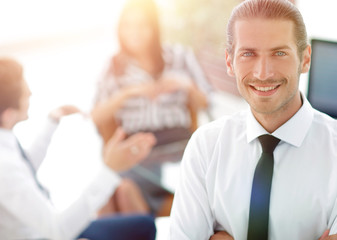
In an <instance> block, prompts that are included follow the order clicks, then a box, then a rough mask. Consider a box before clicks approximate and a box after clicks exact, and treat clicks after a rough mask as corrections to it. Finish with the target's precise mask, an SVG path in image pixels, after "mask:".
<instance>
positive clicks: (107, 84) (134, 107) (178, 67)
mask: <svg viewBox="0 0 337 240" xmlns="http://www.w3.org/2000/svg"><path fill="white" fill-rule="evenodd" d="M163 58H164V62H165V67H164V71H163V72H162V75H161V76H160V77H159V78H168V77H169V78H176V79H179V80H181V81H194V82H195V84H196V85H197V87H198V88H199V89H200V90H201V91H202V92H204V94H205V96H207V93H209V92H210V91H211V86H210V85H209V83H208V82H207V80H206V78H205V75H204V73H203V71H202V69H201V67H200V65H199V63H198V62H197V59H196V57H195V55H194V54H193V52H192V51H191V50H189V49H186V48H184V47H182V46H180V45H176V46H170V47H164V48H163ZM109 68H110V69H111V66H109ZM109 68H108V69H109ZM154 81H156V79H154V78H153V77H152V76H151V75H150V74H149V73H147V72H146V71H145V70H143V69H142V68H140V67H139V66H138V65H137V63H136V62H129V63H128V64H127V66H126V69H125V73H124V74H123V75H122V76H118V77H116V76H115V75H114V74H113V73H111V72H109V71H106V74H105V75H104V77H103V78H102V79H101V80H100V81H99V82H98V89H97V92H96V103H99V102H102V101H106V100H107V99H108V98H110V97H113V96H114V94H115V93H117V92H118V90H119V89H121V88H123V87H126V86H130V85H139V84H141V83H150V82H154ZM187 103H188V95H187V93H186V92H184V91H182V90H180V91H176V92H171V93H165V94H161V95H160V96H158V97H157V98H155V99H149V98H146V97H134V98H130V99H128V100H127V101H126V102H125V103H124V105H123V107H122V108H121V109H119V111H118V112H117V114H116V120H117V122H118V123H119V124H120V125H121V126H122V127H123V129H124V130H125V131H126V132H127V133H129V134H131V133H135V132H139V131H158V130H163V129H169V128H176V127H183V128H189V126H190V124H191V119H190V113H189V109H188V107H187Z"/></svg>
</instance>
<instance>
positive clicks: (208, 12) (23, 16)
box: [0, 0, 337, 207]
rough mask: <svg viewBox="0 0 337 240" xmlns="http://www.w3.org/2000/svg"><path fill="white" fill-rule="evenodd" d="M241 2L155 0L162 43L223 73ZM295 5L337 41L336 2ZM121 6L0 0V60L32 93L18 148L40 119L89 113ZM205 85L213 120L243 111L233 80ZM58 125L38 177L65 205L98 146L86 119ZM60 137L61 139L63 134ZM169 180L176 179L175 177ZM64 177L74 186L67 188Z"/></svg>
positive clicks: (305, 0)
mask: <svg viewBox="0 0 337 240" xmlns="http://www.w3.org/2000/svg"><path fill="white" fill-rule="evenodd" d="M239 2H241V1H240V0H225V1H224V0H184V1H181V0H157V4H158V8H159V12H160V20H161V29H162V32H161V35H162V41H163V42H167V43H179V44H183V45H186V46H189V47H191V48H193V50H194V51H195V53H196V55H197V56H198V57H199V58H200V61H201V63H202V65H203V66H205V65H206V66H207V64H212V63H213V62H216V63H219V64H220V65H219V64H218V66H220V69H215V70H214V71H220V72H221V71H225V66H223V68H221V63H223V59H224V57H223V56H224V47H225V44H226V43H225V33H226V31H225V26H226V22H227V20H228V17H229V14H230V12H231V10H232V8H233V7H234V6H235V5H237V4H238V3H239ZM295 3H296V4H297V6H298V8H299V9H300V11H301V12H302V14H303V17H304V20H305V22H306V26H307V30H308V34H309V37H310V38H312V37H315V38H320V39H327V40H337V31H336V30H334V23H335V22H337V15H336V14H335V9H336V7H337V2H336V1H335V0H320V1H316V0H296V1H295ZM123 4H124V1H122V0H95V1H93V0H58V1H55V0H11V1H9V0H1V1H0V56H10V57H14V58H16V59H17V60H19V61H20V62H21V63H22V64H23V66H24V69H25V77H26V81H27V82H28V84H29V86H30V88H31V90H32V92H33V95H32V97H31V107H30V109H29V115H30V120H29V121H26V122H24V123H20V124H19V125H18V126H17V127H16V129H15V131H16V133H17V135H18V136H19V138H20V139H21V141H22V142H23V144H29V139H30V138H31V136H32V135H33V134H34V133H35V132H36V130H37V129H39V128H40V126H41V122H42V120H41V119H44V118H45V116H46V115H47V114H48V112H49V111H50V110H51V109H53V108H55V107H57V106H60V105H63V104H74V105H76V106H78V107H79V108H81V109H82V110H83V111H85V112H89V111H90V109H91V108H92V104H93V97H94V92H95V88H96V82H97V80H98V78H99V76H100V74H101V73H102V72H103V69H104V67H105V66H106V64H107V61H108V59H109V58H110V57H111V56H112V55H113V53H114V52H115V51H116V50H117V49H118V45H117V39H116V32H115V31H116V24H117V20H118V18H119V13H120V10H121V8H122V6H123ZM302 78H303V79H302V81H301V89H302V90H303V91H306V87H307V76H306V75H304V76H302ZM210 80H211V83H212V85H213V86H215V89H217V93H218V95H217V96H216V97H214V101H215V105H217V104H218V105H217V106H218V107H217V108H216V110H215V112H216V114H215V116H220V115H222V114H227V113H231V112H233V111H237V110H240V109H242V108H244V107H246V105H245V103H244V102H243V100H242V99H240V97H238V95H237V91H236V89H235V83H233V82H232V81H231V80H230V79H229V80H226V81H225V80H222V79H221V78H220V79H219V78H218V79H216V78H211V79H210ZM205 121H207V120H205ZM61 126H62V127H60V129H59V130H58V132H57V133H56V136H55V138H54V140H53V143H54V144H52V146H51V149H50V151H49V153H48V156H47V159H46V163H45V164H44V166H43V167H42V169H41V171H40V172H39V176H40V178H41V180H42V182H44V183H45V184H46V185H48V186H49V187H50V188H51V190H52V191H51V192H52V194H53V198H54V199H55V202H56V203H57V204H59V206H61V207H65V206H66V205H67V204H68V203H69V202H70V200H69V199H72V198H73V197H75V196H76V194H78V192H80V190H81V187H80V186H81V184H82V185H84V183H85V182H86V181H88V180H89V179H90V174H93V173H92V172H93V171H92V170H93V169H95V168H96V167H97V158H99V155H100V144H101V143H100V139H99V137H98V136H97V134H96V132H95V129H94V127H93V125H92V124H91V122H90V121H87V120H86V119H85V118H83V117H81V116H76V117H73V118H71V119H65V120H64V122H62V124H61ZM84 129H85V130H84ZM69 133H71V134H70V135H69ZM65 135H66V136H67V138H66V139H64V137H62V136H65ZM76 143H77V144H76ZM86 147H89V148H90V149H92V151H91V152H90V153H89V154H88V152H86V153H85V154H84V153H82V152H84V151H81V150H83V149H85V148H86ZM70 160H71V161H70ZM74 172H76V173H78V174H74ZM167 175H168V176H171V179H174V177H172V176H173V175H172V174H167ZM75 176H76V177H75ZM69 178H71V179H72V180H73V181H72V182H73V184H69V181H68V180H69ZM168 178H170V177H168ZM61 192H62V193H63V194H62V195H61V194H60V193H61ZM64 193H66V194H64Z"/></svg>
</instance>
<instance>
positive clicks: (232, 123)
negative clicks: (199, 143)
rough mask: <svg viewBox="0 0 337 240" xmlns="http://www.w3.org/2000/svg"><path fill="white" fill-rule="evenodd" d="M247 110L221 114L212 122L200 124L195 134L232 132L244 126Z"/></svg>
mask: <svg viewBox="0 0 337 240" xmlns="http://www.w3.org/2000/svg"><path fill="white" fill-rule="evenodd" d="M246 118H247V111H240V112H237V113H234V114H232V115H225V116H222V117H220V118H218V119H216V120H214V121H212V122H209V123H206V124H204V125H202V126H200V127H199V128H198V129H197V131H196V134H197V135H200V134H202V135H219V134H221V133H223V132H233V131H236V130H237V129H242V128H244V126H245V124H246Z"/></svg>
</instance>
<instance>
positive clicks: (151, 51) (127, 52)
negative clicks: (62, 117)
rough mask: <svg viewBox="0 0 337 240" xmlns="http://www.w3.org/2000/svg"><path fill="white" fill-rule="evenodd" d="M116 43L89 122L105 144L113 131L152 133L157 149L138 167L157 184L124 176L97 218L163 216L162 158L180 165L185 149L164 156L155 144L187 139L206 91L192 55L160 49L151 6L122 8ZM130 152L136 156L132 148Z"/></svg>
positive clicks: (146, 2)
mask: <svg viewBox="0 0 337 240" xmlns="http://www.w3.org/2000/svg"><path fill="white" fill-rule="evenodd" d="M118 40H119V45H120V50H119V52H118V53H117V54H116V55H114V56H113V57H112V58H111V61H110V62H109V65H108V68H107V70H106V72H105V74H104V76H103V78H102V79H101V80H100V82H99V83H98V89H97V93H96V105H95V108H94V109H93V111H92V115H93V119H94V121H95V123H96V125H97V128H98V130H99V132H100V134H101V135H102V137H103V139H105V140H107V139H109V138H110V136H111V135H112V134H113V132H114V131H115V129H116V128H117V127H118V126H122V128H123V129H124V131H125V132H126V133H127V134H128V135H133V134H135V133H137V132H140V131H145V132H152V133H154V134H155V136H156V137H157V146H155V147H154V148H153V149H152V156H151V155H150V156H149V159H148V161H147V160H145V161H144V162H143V163H142V166H141V167H142V168H143V169H146V170H149V171H150V172H151V173H154V174H155V175H156V176H158V177H159V178H158V179H159V181H158V182H157V183H156V182H154V181H149V180H148V179H147V178H146V177H145V178H144V174H143V175H142V174H139V171H137V169H138V170H139V168H137V167H136V168H135V169H132V170H130V171H128V172H125V173H123V174H122V176H123V177H124V178H125V181H124V183H123V184H122V185H121V186H120V187H119V189H118V190H117V192H116V194H115V195H114V196H113V198H112V199H111V200H110V202H109V203H108V204H107V205H106V207H105V208H104V209H102V212H101V213H102V214H104V213H107V212H120V213H131V212H132V213H134V212H138V213H139V212H144V213H148V212H151V213H153V214H155V215H168V214H169V210H170V199H171V198H170V197H169V196H170V193H169V192H168V191H166V190H165V189H163V188H162V187H160V175H161V174H160V171H161V165H162V162H163V159H165V161H166V160H169V161H178V160H180V159H181V157H182V152H183V148H184V146H183V147H182V148H181V149H179V150H178V151H176V154H166V153H163V152H162V151H161V149H162V148H160V146H159V145H162V144H167V143H170V142H174V141H178V140H181V139H188V138H189V137H190V135H191V133H192V132H193V131H194V130H195V129H196V127H197V113H198V111H199V110H201V109H204V108H206V107H207V105H208V100H207V98H206V95H207V93H208V92H209V91H210V86H209V85H208V83H207V81H206V79H205V77H204V74H203V71H202V70H201V68H200V66H199V64H198V62H197V60H196V58H195V56H194V54H193V52H192V51H190V50H187V49H185V48H183V47H182V46H162V44H161V41H160V31H159V21H158V13H157V9H156V6H155V4H154V2H153V1H151V0H130V1H128V2H127V3H126V5H125V7H124V9H123V11H122V14H121V17H120V20H119V25H118ZM133 152H134V154H137V149H133ZM177 153H178V154H177ZM130 179H131V180H130ZM139 189H140V190H139ZM166 200H167V201H168V202H166ZM165 205H167V206H168V208H167V210H166V211H165V210H164V209H165V207H164V206H165Z"/></svg>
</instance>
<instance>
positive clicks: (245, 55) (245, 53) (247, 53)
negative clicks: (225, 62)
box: [242, 52, 254, 57]
mask: <svg viewBox="0 0 337 240" xmlns="http://www.w3.org/2000/svg"><path fill="white" fill-rule="evenodd" d="M242 56H243V57H252V56H254V53H252V52H244V53H243V54H242Z"/></svg>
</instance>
